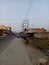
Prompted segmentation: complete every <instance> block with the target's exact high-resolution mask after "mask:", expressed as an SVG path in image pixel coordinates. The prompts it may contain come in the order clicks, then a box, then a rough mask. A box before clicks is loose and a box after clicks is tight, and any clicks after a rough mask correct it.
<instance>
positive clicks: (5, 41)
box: [0, 35, 15, 54]
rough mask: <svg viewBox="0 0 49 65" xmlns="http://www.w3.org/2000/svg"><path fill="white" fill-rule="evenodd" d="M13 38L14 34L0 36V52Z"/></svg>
mask: <svg viewBox="0 0 49 65" xmlns="http://www.w3.org/2000/svg"><path fill="white" fill-rule="evenodd" d="M14 39H15V36H13V35H9V36H3V37H0V54H1V53H2V52H3V51H4V50H5V49H6V48H7V47H8V46H9V45H10V44H11V41H12V40H14Z"/></svg>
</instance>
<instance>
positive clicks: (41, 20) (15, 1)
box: [0, 0, 49, 31]
mask: <svg viewBox="0 0 49 65" xmlns="http://www.w3.org/2000/svg"><path fill="white" fill-rule="evenodd" d="M29 3H30V4H29ZM28 6H29V9H28ZM27 12H28V13H27ZM25 18H26V19H27V18H29V19H30V22H29V26H30V27H44V28H46V29H48V30H49V0H31V1H30V0H0V23H3V24H6V25H11V26H12V28H13V30H15V29H17V30H16V31H18V29H19V30H21V23H22V21H23V20H24V19H25Z"/></svg>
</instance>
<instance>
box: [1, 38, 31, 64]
mask: <svg viewBox="0 0 49 65" xmlns="http://www.w3.org/2000/svg"><path fill="white" fill-rule="evenodd" d="M0 65H32V63H31V61H30V59H29V56H28V54H27V52H26V49H25V46H24V44H23V41H22V40H21V39H20V38H15V39H14V40H13V42H11V44H10V45H9V46H8V48H7V49H6V50H5V51H4V52H2V53H1V55H0Z"/></svg>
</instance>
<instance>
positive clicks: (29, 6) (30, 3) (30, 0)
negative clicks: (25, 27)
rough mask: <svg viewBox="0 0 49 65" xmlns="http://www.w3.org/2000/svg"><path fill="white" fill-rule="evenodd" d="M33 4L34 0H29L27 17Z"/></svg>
mask: <svg viewBox="0 0 49 65" xmlns="http://www.w3.org/2000/svg"><path fill="white" fill-rule="evenodd" d="M31 5H32V0H29V4H28V8H27V12H26V17H25V18H27V17H28V15H29V12H30V8H31Z"/></svg>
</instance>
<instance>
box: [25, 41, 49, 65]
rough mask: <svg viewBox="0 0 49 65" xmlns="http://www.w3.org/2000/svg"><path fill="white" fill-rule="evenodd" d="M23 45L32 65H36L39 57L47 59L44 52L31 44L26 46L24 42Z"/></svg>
mask: <svg viewBox="0 0 49 65" xmlns="http://www.w3.org/2000/svg"><path fill="white" fill-rule="evenodd" d="M24 45H25V48H26V50H27V53H28V56H29V57H30V59H31V62H32V64H33V65H38V60H39V58H41V57H42V58H44V59H48V57H49V56H46V54H45V52H43V51H42V50H40V49H38V48H37V47H36V46H34V45H33V43H29V44H28V43H25V42H24ZM48 65H49V60H48Z"/></svg>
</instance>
